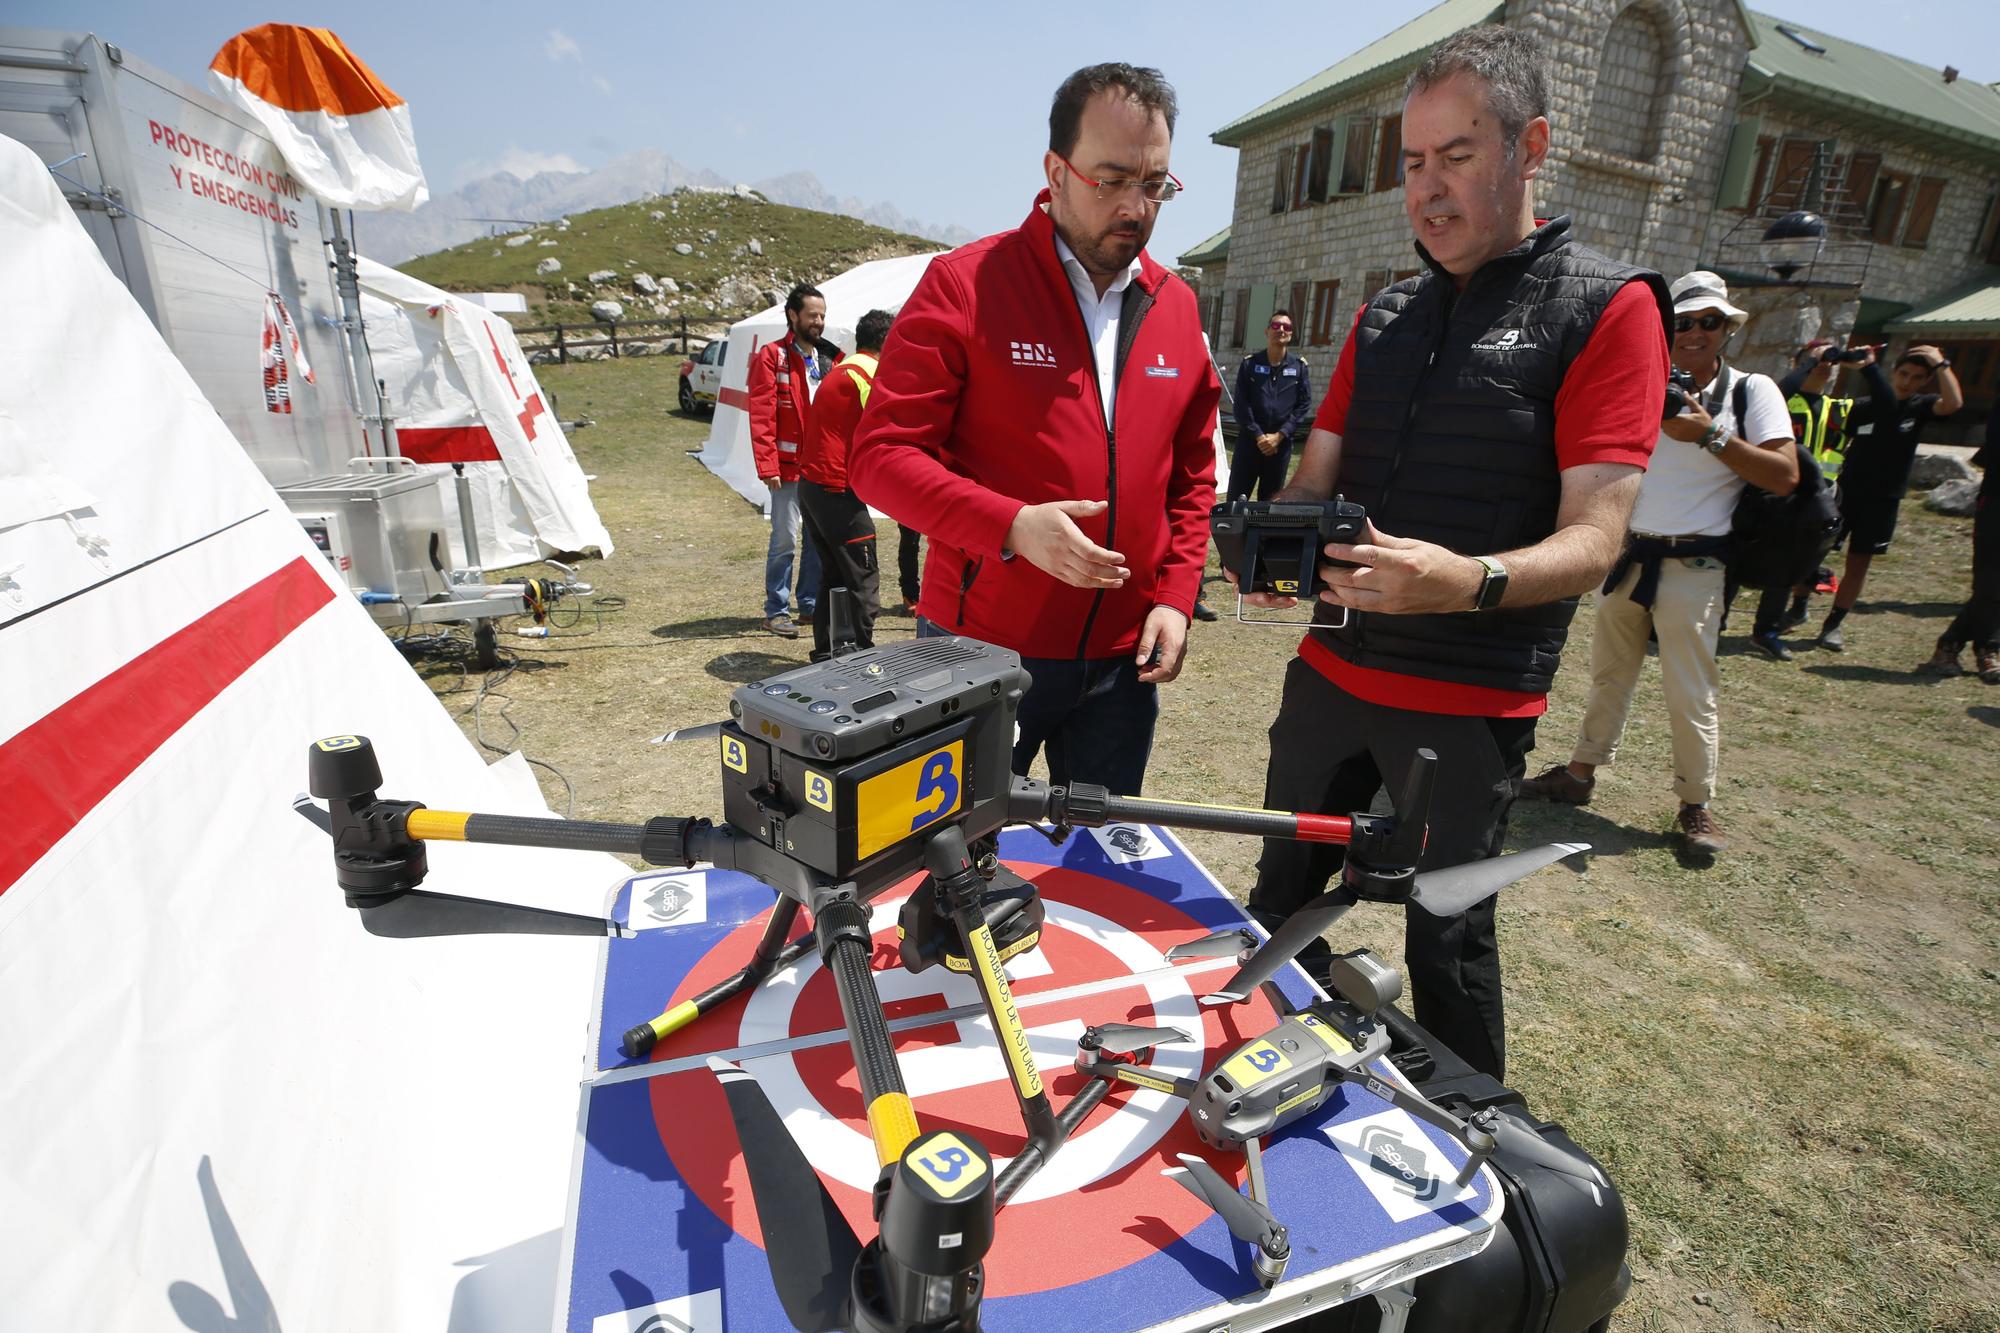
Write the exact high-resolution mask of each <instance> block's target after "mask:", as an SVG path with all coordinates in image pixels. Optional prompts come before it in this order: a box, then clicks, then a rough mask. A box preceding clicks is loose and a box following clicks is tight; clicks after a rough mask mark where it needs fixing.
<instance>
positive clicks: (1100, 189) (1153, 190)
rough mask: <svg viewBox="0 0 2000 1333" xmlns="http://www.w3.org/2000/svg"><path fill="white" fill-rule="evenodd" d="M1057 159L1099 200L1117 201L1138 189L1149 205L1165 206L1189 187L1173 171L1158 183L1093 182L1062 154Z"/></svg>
mask: <svg viewBox="0 0 2000 1333" xmlns="http://www.w3.org/2000/svg"><path fill="white" fill-rule="evenodd" d="M1056 157H1057V158H1059V159H1061V161H1062V164H1063V165H1064V166H1066V167H1068V168H1069V174H1070V175H1072V176H1074V177H1076V178H1077V179H1078V180H1080V181H1082V182H1083V183H1084V184H1085V185H1088V186H1090V187H1092V188H1093V189H1095V190H1096V191H1097V197H1098V198H1099V199H1115V198H1117V197H1118V196H1119V195H1121V194H1123V193H1125V191H1127V190H1129V189H1132V188H1134V187H1137V189H1138V191H1139V194H1140V197H1141V198H1143V199H1145V201H1146V202H1147V203H1149V204H1164V203H1167V202H1169V201H1170V200H1172V199H1173V197H1174V196H1175V195H1177V194H1179V193H1180V192H1181V191H1182V190H1185V189H1186V188H1187V186H1185V185H1183V184H1181V182H1180V178H1179V177H1177V176H1175V175H1174V173H1173V172H1171V171H1169V172H1168V173H1167V178H1166V179H1165V180H1158V181H1133V180H1124V181H1100V180H1092V179H1091V178H1090V177H1088V176H1086V175H1084V174H1083V173H1082V172H1081V171H1078V170H1077V169H1076V164H1075V163H1074V162H1071V161H1070V160H1069V159H1068V158H1066V157H1063V155H1062V154H1061V153H1057V154H1056Z"/></svg>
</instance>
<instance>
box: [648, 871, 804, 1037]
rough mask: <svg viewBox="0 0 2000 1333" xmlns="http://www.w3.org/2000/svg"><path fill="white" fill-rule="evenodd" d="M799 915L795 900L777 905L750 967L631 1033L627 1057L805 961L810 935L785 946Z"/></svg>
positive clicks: (751, 958) (759, 941)
mask: <svg viewBox="0 0 2000 1333" xmlns="http://www.w3.org/2000/svg"><path fill="white" fill-rule="evenodd" d="M798 915H799V904H798V901H797V900H796V899H792V898H780V899H778V905H777V906H776V907H774V908H772V909H771V919H770V920H769V921H766V922H765V923H764V935H763V938H762V939H760V940H758V941H757V950H756V952H755V953H753V954H751V955H750V963H749V965H748V966H747V967H745V968H744V969H743V970H742V971H741V972H738V973H737V974H736V975H734V976H732V977H725V978H724V979H723V980H721V981H718V982H716V983H715V984H714V985H713V986H710V987H709V988H708V989H707V990H705V991H703V992H702V993H701V994H699V995H697V996H695V997H694V998H693V999H692V1000H683V1001H681V1002H680V1003H679V1004H677V1005H675V1006H674V1007H673V1008H671V1009H669V1010H667V1011H666V1012H665V1013H663V1014H661V1015H660V1016H659V1017H657V1018H653V1019H649V1020H648V1021H646V1022H644V1023H641V1024H639V1025H638V1026H637V1027H634V1028H630V1029H628V1030H627V1031H626V1033H625V1039H624V1041H623V1042H622V1043H621V1045H622V1046H623V1048H624V1051H625V1055H626V1057H627V1058H628V1059H632V1060H637V1059H639V1058H640V1057H641V1056H643V1055H645V1054H646V1053H647V1052H649V1051H651V1050H652V1049H653V1047H654V1046H656V1045H658V1044H659V1043H660V1042H663V1041H665V1040H666V1039H667V1038H668V1037H670V1036H672V1035H673V1034H674V1033H676V1032H679V1031H680V1030H681V1029H682V1028H684V1027H686V1026H687V1025H688V1024H690V1023H692V1022H694V1021H695V1019H697V1018H700V1017H701V1016H702V1015H703V1014H705V1013H708V1012H709V1011H710V1010H712V1009H714V1008H715V1007H716V1006H717V1005H719V1004H722V1003H724V1002H725V1001H727V1000H730V999H732V998H734V997H735V996H737V995H740V994H742V993H743V992H744V991H746V990H748V989H749V988H750V987H752V986H754V985H756V984H757V983H758V982H760V981H762V980H763V979H764V978H765V977H768V976H770V975H771V973H773V972H776V971H778V970H779V969H781V968H785V967H790V966H791V965H792V964H793V963H795V962H797V961H798V960H799V959H800V958H803V957H804V956H805V953H806V950H808V949H810V948H812V947H813V937H812V936H811V935H801V936H800V937H799V938H798V939H795V940H793V941H792V942H791V943H790V944H786V943H785V942H784V940H785V936H787V935H789V934H791V933H792V923H793V922H794V921H796V920H797V919H798Z"/></svg>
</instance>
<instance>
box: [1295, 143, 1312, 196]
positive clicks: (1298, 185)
mask: <svg viewBox="0 0 2000 1333" xmlns="http://www.w3.org/2000/svg"><path fill="white" fill-rule="evenodd" d="M1311 165H1312V145H1311V144H1309V143H1302V144H1300V145H1299V147H1298V151H1297V152H1295V153H1293V154H1292V207H1293V208H1304V207H1305V206H1306V170H1307V168H1308V167H1310V166H1311Z"/></svg>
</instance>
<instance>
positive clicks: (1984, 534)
mask: <svg viewBox="0 0 2000 1333" xmlns="http://www.w3.org/2000/svg"><path fill="white" fill-rule="evenodd" d="M1996 473H2000V467H1993V468H1988V469H1987V471H1986V476H1987V480H1986V481H1984V482H1981V483H1980V487H1979V508H1978V509H1977V510H1975V511H1974V512H1973V516H1972V596H1971V597H1969V598H1967V599H1966V603H1965V606H1964V608H1963V609H1962V610H1961V611H1959V613H1958V616H1957V618H1955V619H1954V620H1953V621H1952V622H1951V625H1950V627H1949V628H1948V629H1946V630H1945V632H1944V636H1943V637H1942V638H1940V639H1939V640H1938V643H1939V644H1941V645H1943V646H1944V647H1947V648H1963V647H1965V645H1966V644H1968V643H1969V644H1971V645H1972V646H1973V647H1974V648H1988V649H2000V504H1996V496H2000V482H1996V481H1994V480H1993V478H1994V475H1995V474H1996Z"/></svg>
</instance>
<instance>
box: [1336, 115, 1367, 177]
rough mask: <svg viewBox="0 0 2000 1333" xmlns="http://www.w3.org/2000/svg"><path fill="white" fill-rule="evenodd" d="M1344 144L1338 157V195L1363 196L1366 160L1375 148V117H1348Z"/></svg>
mask: <svg viewBox="0 0 2000 1333" xmlns="http://www.w3.org/2000/svg"><path fill="white" fill-rule="evenodd" d="M1345 137H1346V140H1347V142H1346V144H1345V145H1343V150H1342V152H1341V155H1340V193H1341V194H1365V193H1367V190H1368V159H1369V157H1370V155H1371V150H1372V149H1373V148H1374V147H1375V117H1373V116H1349V117H1347V122H1346V132H1345Z"/></svg>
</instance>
